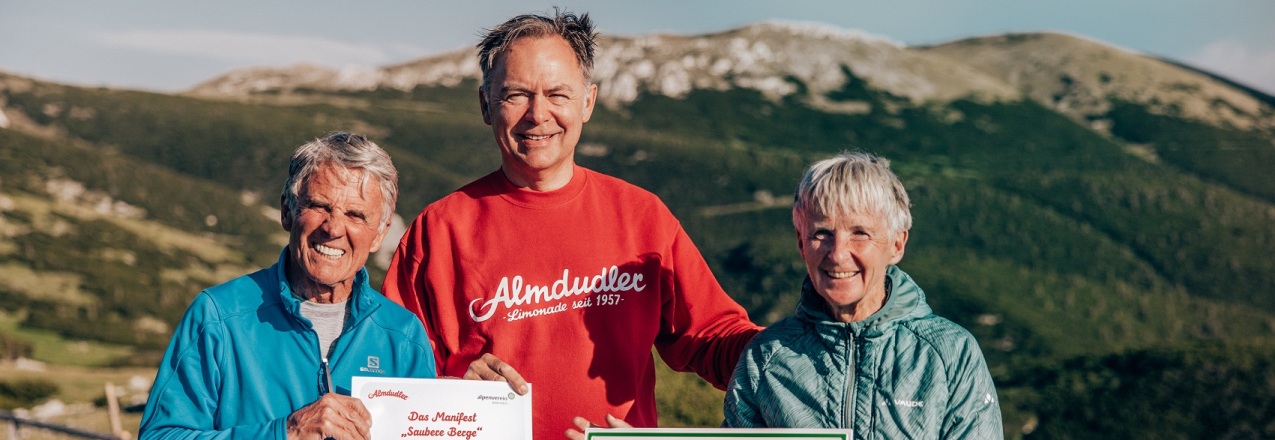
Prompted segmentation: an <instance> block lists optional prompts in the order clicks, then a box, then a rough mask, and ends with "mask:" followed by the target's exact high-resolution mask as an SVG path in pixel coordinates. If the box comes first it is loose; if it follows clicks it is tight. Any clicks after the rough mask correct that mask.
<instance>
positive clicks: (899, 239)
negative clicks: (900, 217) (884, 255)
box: [890, 231, 908, 264]
mask: <svg viewBox="0 0 1275 440" xmlns="http://www.w3.org/2000/svg"><path fill="white" fill-rule="evenodd" d="M907 245H908V231H903V232H899V233H898V235H896V236H895V237H894V242H892V243H890V253H891V254H892V255H890V264H899V261H902V260H903V251H904V250H905V249H906V248H907Z"/></svg>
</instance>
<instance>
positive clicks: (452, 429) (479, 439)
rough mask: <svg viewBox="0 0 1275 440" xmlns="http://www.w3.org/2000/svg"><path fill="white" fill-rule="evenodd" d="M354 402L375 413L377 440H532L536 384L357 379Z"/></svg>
mask: <svg viewBox="0 0 1275 440" xmlns="http://www.w3.org/2000/svg"><path fill="white" fill-rule="evenodd" d="M350 388H351V389H352V390H353V391H352V392H353V394H354V397H357V398H359V400H362V401H363V406H366V407H367V410H368V412H370V413H372V438H375V439H387V438H412V439H447V440H487V439H491V440H507V439H513V440H518V439H525V440H531V392H530V390H531V384H527V390H528V392H527V395H525V396H520V395H518V394H517V393H515V392H513V390H511V389H510V388H509V384H508V383H505V382H495V381H480V380H462V379H408V378H386V377H359V376H355V377H354V378H353V382H352V383H351V387H350Z"/></svg>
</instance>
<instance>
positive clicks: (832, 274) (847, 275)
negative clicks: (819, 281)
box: [823, 270, 859, 279]
mask: <svg viewBox="0 0 1275 440" xmlns="http://www.w3.org/2000/svg"><path fill="white" fill-rule="evenodd" d="M823 273H824V275H827V276H828V278H832V279H841V278H850V277H852V276H855V275H858V274H859V271H857V270H855V271H849V272H833V271H830V270H825V271H823Z"/></svg>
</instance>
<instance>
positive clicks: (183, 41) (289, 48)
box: [93, 30, 423, 66]
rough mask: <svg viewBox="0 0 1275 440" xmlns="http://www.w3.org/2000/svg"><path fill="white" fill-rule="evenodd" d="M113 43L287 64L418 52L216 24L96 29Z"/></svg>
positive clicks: (393, 58) (365, 60)
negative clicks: (238, 29) (198, 27)
mask: <svg viewBox="0 0 1275 440" xmlns="http://www.w3.org/2000/svg"><path fill="white" fill-rule="evenodd" d="M93 40H94V42H96V43H98V44H101V45H105V46H108V47H114V48H120V49H130V50H139V51H144V52H151V53H157V54H164V55H185V56H192V57H200V58H207V59H212V60H216V61H222V62H229V63H233V64H263V65H283V64H292V63H297V62H302V61H308V62H317V63H322V64H329V65H337V66H344V65H351V64H355V65H378V64H384V63H389V62H397V61H403V60H405V59H409V58H413V57H419V56H422V55H423V52H422V51H419V50H416V49H415V48H412V47H409V46H406V45H401V44H398V45H393V46H390V47H380V46H376V45H372V44H353V43H346V42H341V41H336V40H331V39H327V38H322V37H311V36H290V35H273V34H264V33H254V32H229V31H217V30H122V31H110V32H100V33H96V34H94V35H93Z"/></svg>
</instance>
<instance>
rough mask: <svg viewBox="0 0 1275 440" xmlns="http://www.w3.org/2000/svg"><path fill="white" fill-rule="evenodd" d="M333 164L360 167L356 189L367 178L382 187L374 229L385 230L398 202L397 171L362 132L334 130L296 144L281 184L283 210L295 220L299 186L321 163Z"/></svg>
mask: <svg viewBox="0 0 1275 440" xmlns="http://www.w3.org/2000/svg"><path fill="white" fill-rule="evenodd" d="M324 164H333V165H336V166H337V167H340V168H341V169H342V170H345V171H352V170H362V171H363V177H362V180H360V181H359V191H360V192H361V191H363V188H364V187H365V185H366V184H367V181H368V178H369V177H371V178H375V179H376V183H377V184H378V185H379V186H380V189H381V201H382V202H381V203H382V207H381V220H380V223H379V227H378V229H377V231H378V232H379V231H381V230H384V229H385V225H386V223H388V222H389V220H390V216H391V215H394V204H395V203H396V202H397V201H398V170H397V169H395V168H394V162H392V161H390V155H389V153H386V152H385V150H382V149H381V147H379V146H377V145H376V143H374V142H372V141H369V140H367V138H366V137H363V136H362V135H358V134H353V133H348V132H344V131H338V132H333V133H330V134H328V135H327V137H324V138H320V139H315V140H312V141H310V142H307V143H305V144H304V145H302V146H300V147H297V151H295V152H293V153H292V159H291V161H290V162H289V164H288V181H287V182H285V183H284V184H283V209H284V210H285V211H287V213H288V216H289V218H292V219H294V220H295V219H296V217H297V211H298V209H299V206H298V204H297V198H298V197H300V193H301V186H302V185H304V184H305V182H307V181H309V180H310V178H311V177H312V176H313V175H314V173H315V172H316V171H318V170H319V168H320V166H322V165H324Z"/></svg>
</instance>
